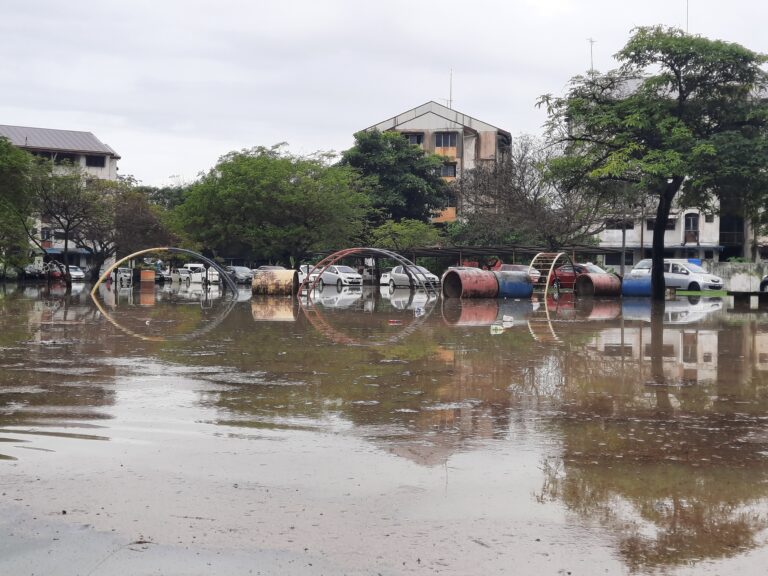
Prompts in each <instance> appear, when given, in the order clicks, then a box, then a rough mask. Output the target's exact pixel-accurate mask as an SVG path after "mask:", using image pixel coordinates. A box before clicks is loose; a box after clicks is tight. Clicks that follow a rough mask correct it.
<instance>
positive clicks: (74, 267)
mask: <svg viewBox="0 0 768 576" xmlns="http://www.w3.org/2000/svg"><path fill="white" fill-rule="evenodd" d="M69 269H70V270H72V271H74V272H77V271H78V270H80V266H70V267H69Z"/></svg>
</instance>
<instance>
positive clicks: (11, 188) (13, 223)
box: [0, 138, 32, 270]
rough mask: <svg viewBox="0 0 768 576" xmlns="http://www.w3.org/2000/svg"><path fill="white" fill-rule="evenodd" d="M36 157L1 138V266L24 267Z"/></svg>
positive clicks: (27, 245) (27, 246)
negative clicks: (26, 227) (26, 223)
mask: <svg viewBox="0 0 768 576" xmlns="http://www.w3.org/2000/svg"><path fill="white" fill-rule="evenodd" d="M31 167H32V157H31V156H30V155H29V154H27V153H26V152H24V151H23V150H20V149H19V148H17V147H16V146H13V145H12V144H11V143H10V142H9V141H8V140H6V139H5V138H0V266H2V268H3V270H5V269H6V268H7V267H8V266H15V267H17V268H18V267H21V266H22V265H23V264H24V263H25V262H26V261H27V253H28V248H29V244H28V242H27V235H26V230H25V228H24V223H25V222H27V221H28V220H29V218H30V204H29V188H28V178H29V173H30V170H31Z"/></svg>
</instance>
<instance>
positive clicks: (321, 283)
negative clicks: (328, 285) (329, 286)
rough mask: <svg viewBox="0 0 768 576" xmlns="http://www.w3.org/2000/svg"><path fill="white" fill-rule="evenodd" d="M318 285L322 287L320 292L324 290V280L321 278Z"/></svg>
mask: <svg viewBox="0 0 768 576" xmlns="http://www.w3.org/2000/svg"><path fill="white" fill-rule="evenodd" d="M318 285H319V286H320V290H322V289H323V288H325V282H323V279H322V278H320V282H318Z"/></svg>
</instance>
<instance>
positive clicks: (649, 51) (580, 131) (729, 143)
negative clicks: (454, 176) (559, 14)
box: [539, 26, 768, 299]
mask: <svg viewBox="0 0 768 576" xmlns="http://www.w3.org/2000/svg"><path fill="white" fill-rule="evenodd" d="M616 58H617V59H618V60H619V62H621V63H622V65H621V66H620V68H618V69H617V70H613V71H611V72H608V73H607V74H594V73H590V74H589V75H587V76H578V77H575V78H574V79H573V80H572V81H571V87H570V90H569V92H568V94H567V95H566V96H564V97H558V98H556V97H553V96H551V95H546V96H543V97H542V98H541V100H540V102H539V103H540V104H541V105H545V106H546V107H547V110H548V113H549V120H548V133H549V136H550V137H551V138H552V139H553V140H554V141H555V142H557V143H562V144H564V145H565V147H566V148H565V152H566V156H565V157H563V158H559V159H556V160H555V161H554V162H553V163H552V165H551V166H552V169H553V173H554V174H556V175H558V176H559V177H560V178H564V179H566V180H570V181H573V180H579V179H583V180H584V181H587V182H589V181H591V182H595V183H597V182H605V181H612V182H620V183H626V184H628V185H629V186H631V187H632V188H633V189H634V190H635V192H636V194H637V195H638V197H644V196H646V195H650V196H652V197H654V198H655V199H656V200H657V208H656V220H655V225H654V230H653V269H652V283H653V295H654V298H655V299H662V298H663V297H664V273H663V268H662V265H663V260H662V258H663V251H664V230H665V228H666V224H667V219H668V217H669V212H670V208H671V207H672V203H673V201H674V200H675V199H676V197H678V195H680V196H681V197H682V199H683V200H685V201H686V202H687V203H698V204H702V205H706V204H707V203H708V201H709V199H710V197H711V196H712V195H722V194H723V193H725V191H726V190H728V189H731V190H732V189H733V186H732V184H734V183H737V182H738V183H739V185H740V186H744V187H743V188H742V189H741V190H740V192H739V193H740V194H744V195H745V196H746V198H748V199H750V201H751V202H752V203H757V201H756V200H755V198H756V196H758V195H761V194H763V191H764V190H765V187H764V183H763V180H764V179H765V177H766V162H768V154H766V133H765V124H766V119H767V118H768V108H767V107H766V103H765V100H764V98H763V94H764V93H765V92H764V90H765V88H766V84H768V82H767V81H766V73H765V72H764V71H763V70H762V69H761V65H763V64H764V63H765V62H766V57H765V56H763V55H761V54H757V53H755V52H752V51H750V50H748V49H746V48H744V47H742V46H740V45H738V44H733V43H728V42H723V41H718V40H709V39H706V38H702V37H699V36H693V35H689V34H686V33H685V32H682V31H681V30H677V29H674V28H666V27H662V26H655V27H645V28H638V29H636V30H635V31H634V33H633V35H632V37H631V38H630V40H629V42H628V43H627V44H626V46H625V47H624V48H623V49H622V50H621V51H620V52H619V53H618V54H617V55H616ZM681 192H682V194H681ZM746 198H745V199H746Z"/></svg>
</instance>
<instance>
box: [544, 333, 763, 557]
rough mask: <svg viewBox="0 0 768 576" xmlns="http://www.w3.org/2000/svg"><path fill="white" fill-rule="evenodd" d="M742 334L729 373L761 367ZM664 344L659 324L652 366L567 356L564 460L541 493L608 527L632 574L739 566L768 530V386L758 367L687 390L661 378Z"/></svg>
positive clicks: (729, 357)
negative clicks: (732, 561)
mask: <svg viewBox="0 0 768 576" xmlns="http://www.w3.org/2000/svg"><path fill="white" fill-rule="evenodd" d="M752 329H754V327H753V328H752ZM741 330H743V328H739V329H737V330H736V331H735V332H734V331H729V332H728V334H724V333H723V331H721V332H720V334H719V336H720V338H721V342H722V343H721V346H720V348H719V351H718V355H719V357H718V359H717V360H718V366H720V367H727V366H729V365H732V364H733V363H734V358H735V359H741V360H742V361H743V360H744V359H745V358H747V357H749V353H748V351H746V350H745V348H744V346H747V345H749V343H750V342H751V339H750V338H749V337H745V336H744V334H742V333H741ZM662 335H663V330H662V329H661V324H658V325H654V326H652V328H651V338H652V341H651V343H650V347H649V349H650V351H651V358H650V359H649V362H648V365H647V366H642V365H641V363H638V362H636V361H631V358H614V357H603V358H599V357H596V355H595V354H592V355H590V354H587V353H586V351H584V350H581V351H578V350H574V349H573V348H568V349H563V350H561V351H559V352H558V353H559V355H560V356H561V361H562V368H563V370H564V371H565V372H564V374H565V384H564V388H563V389H562V391H561V394H560V396H559V399H560V401H561V408H562V415H559V416H558V417H557V418H556V419H555V420H554V421H553V426H555V427H556V428H557V429H558V430H560V432H561V434H562V452H561V454H559V455H558V456H554V457H552V458H549V459H547V460H545V462H544V465H543V471H544V481H543V485H542V490H541V492H540V493H538V494H537V495H536V497H537V498H538V499H539V500H540V501H547V500H556V501H562V502H563V503H564V504H565V505H566V507H567V508H568V509H569V510H570V511H571V512H573V513H575V514H577V515H578V516H579V517H580V518H581V519H582V520H583V519H588V520H590V521H594V522H597V523H599V524H600V525H602V526H604V527H606V528H608V529H609V530H610V532H611V533H612V534H614V535H615V536H614V537H615V538H616V539H617V543H616V545H617V548H618V550H619V551H620V553H621V555H622V556H623V558H624V560H625V562H626V564H627V565H628V566H629V567H630V569H632V570H647V569H649V568H650V569H654V568H661V567H663V566H668V565H680V564H685V563H689V562H693V561H698V560H704V559H708V558H709V559H712V558H724V557H730V556H734V555H736V554H738V553H740V552H743V551H745V550H749V549H751V548H754V547H756V546H758V545H760V544H761V542H759V541H758V539H757V534H758V533H759V532H760V531H762V530H764V529H766V528H768V462H766V458H765V455H764V454H765V453H766V452H767V451H768V432H767V431H766V429H765V424H764V422H763V419H762V415H764V414H765V413H766V411H767V410H768V395H766V392H768V389H767V388H766V387H765V381H764V379H762V378H756V377H754V375H755V374H756V372H757V371H756V369H755V366H754V363H752V362H748V363H747V366H746V370H745V369H744V368H742V369H740V370H733V371H728V372H727V373H722V372H721V373H720V374H719V376H720V377H719V378H718V380H717V381H714V382H713V381H707V382H697V383H696V384H694V385H684V386H680V385H678V384H677V381H670V380H668V379H667V378H666V377H665V375H664V373H663V371H662V370H661V369H660V362H659V359H660V357H661V346H659V343H660V342H661V338H662ZM745 372H747V373H749V374H751V375H752V376H748V375H747V374H745Z"/></svg>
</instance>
